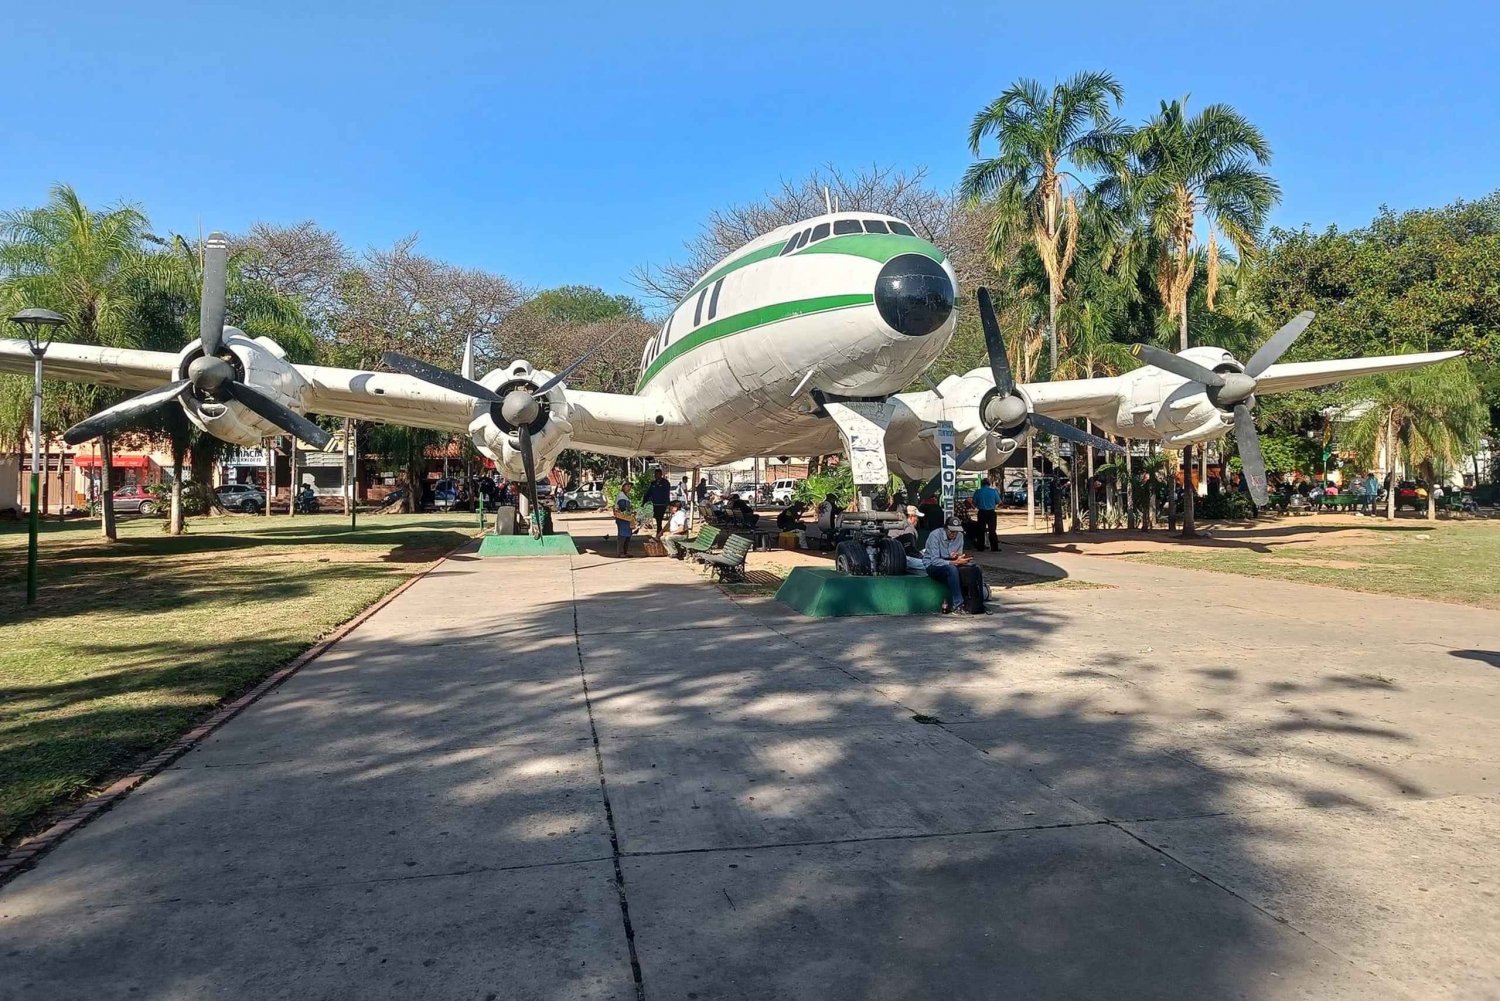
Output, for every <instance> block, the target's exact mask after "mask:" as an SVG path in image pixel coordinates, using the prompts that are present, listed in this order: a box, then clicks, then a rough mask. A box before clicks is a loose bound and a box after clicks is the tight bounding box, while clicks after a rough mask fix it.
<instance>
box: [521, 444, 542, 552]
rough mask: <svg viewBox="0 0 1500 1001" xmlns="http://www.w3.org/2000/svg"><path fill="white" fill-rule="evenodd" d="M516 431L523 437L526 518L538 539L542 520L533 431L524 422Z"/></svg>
mask: <svg viewBox="0 0 1500 1001" xmlns="http://www.w3.org/2000/svg"><path fill="white" fill-rule="evenodd" d="M516 433H517V434H518V436H519V437H520V439H521V467H522V468H523V469H525V470H526V500H527V501H528V502H529V506H528V507H527V508H526V520H527V521H528V522H529V523H530V525H529V527H528V531H529V533H530V535H531V537H532V538H533V539H536V538H540V537H541V524H542V521H541V518H540V517H539V516H538V508H537V503H536V460H535V459H534V458H533V457H532V455H531V432H530V431H529V430H527V427H526V425H525V424H522V425H520V426H519V427H517V428H516Z"/></svg>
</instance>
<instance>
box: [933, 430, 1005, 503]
mask: <svg viewBox="0 0 1500 1001" xmlns="http://www.w3.org/2000/svg"><path fill="white" fill-rule="evenodd" d="M989 440H990V436H989V434H987V433H986V434H982V435H980V436H979V437H978V438H976V439H975V440H974V441H972V442H970V443H969V445H968V447H967V448H965V449H964V450H963V451H962V452H959V453H958V454H957V455H955V456H954V457H953V468H954V469H958V468H960V467H961V466H963V464H964V463H966V462H968V461H969V460H970V459H972V458H974V456H975V455H976V454H977V453H978V452H979V450H980V449H981V448H984V446H985V443H986V442H988V441H989ZM942 479H943V471H942V470H941V469H939V470H938V471H937V475H936V476H934V477H933V478H932V479H930V480H928V481H927V484H926V485H925V486H924V487H922V489H920V490H918V491H917V496H918V497H926V496H927V495H929V494H932V493H936V492H937V488H938V485H939V484H940V483H941V482H942Z"/></svg>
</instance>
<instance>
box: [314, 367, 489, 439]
mask: <svg viewBox="0 0 1500 1001" xmlns="http://www.w3.org/2000/svg"><path fill="white" fill-rule="evenodd" d="M293 367H294V368H296V370H297V374H298V375H300V376H302V378H303V379H304V380H305V381H306V382H307V390H306V391H305V392H304V393H303V395H302V404H303V406H305V407H306V408H307V410H308V412H309V413H314V414H323V415H326V416H329V417H351V418H353V419H355V420H359V421H374V422H375V423H377V424H401V425H405V426H407V427H418V428H428V429H431V430H434V431H466V430H468V427H469V422H470V421H472V420H473V419H474V416H475V415H476V414H477V413H479V410H480V408H481V407H483V406H484V404H483V403H480V402H479V401H477V400H475V399H473V398H472V397H468V396H464V395H463V394H461V393H451V392H448V391H447V390H445V389H441V388H439V387H437V386H434V385H433V384H432V383H430V382H423V381H422V380H421V379H413V378H412V377H411V376H409V375H401V374H399V373H396V372H370V371H366V370H364V369H357V368H333V367H331V366H328V365H296V366H293Z"/></svg>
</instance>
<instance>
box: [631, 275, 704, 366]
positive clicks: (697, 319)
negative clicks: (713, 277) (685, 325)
mask: <svg viewBox="0 0 1500 1001" xmlns="http://www.w3.org/2000/svg"><path fill="white" fill-rule="evenodd" d="M723 288H724V279H722V278H720V279H719V280H718V281H716V282H714V283H713V284H712V285H710V286H709V287H708V288H705V289H704V290H703V291H701V292H699V293H698V300H697V302H696V303H694V305H693V329H694V330H696V329H697V328H698V327H700V326H702V325H703V324H704V323H705V322H707V321H708V320H712V319H713V318H714V317H716V316H718V315H719V292H720V291H721V290H722V289H723ZM705 300H707V302H708V315H707V316H704V315H703V303H704V301H705ZM674 315H675V313H674ZM672 319H673V318H672V317H671V316H669V317H667V322H666V323H664V324H662V328H661V332H660V333H658V334H657V335H656V336H655V337H654V338H652V339H651V342H650V343H649V344H647V345H646V353H645V355H644V357H642V358H641V369H642V371H644V370H645V369H647V368H649V367H650V365H651V363H652V362H654V361H655V360H656V359H657V358H658V357H660V355H661V353H662V352H663V351H665V350H666V349H667V345H669V344H671V343H672Z"/></svg>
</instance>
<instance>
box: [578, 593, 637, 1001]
mask: <svg viewBox="0 0 1500 1001" xmlns="http://www.w3.org/2000/svg"><path fill="white" fill-rule="evenodd" d="M569 578H570V580H571V578H572V575H571V574H569ZM572 602H573V650H574V652H575V653H576V654H577V655H578V678H579V680H580V681H581V682H582V683H583V704H584V708H585V709H587V710H588V715H589V734H590V735H591V736H592V737H593V740H594V764H595V766H596V767H597V768H598V769H599V793H600V795H601V796H602V797H603V799H604V820H605V823H606V824H607V825H608V826H609V849H610V856H611V858H610V861H611V862H613V863H614V867H615V892H616V894H618V896H619V898H620V920H621V921H622V922H623V923H624V926H625V946H626V948H627V949H628V950H629V952H630V975H631V977H632V979H633V980H634V981H635V997H636V1001H646V984H645V980H644V979H643V978H642V976H641V959H640V956H639V955H638V954H637V952H636V948H635V926H634V925H633V924H631V922H630V898H629V896H628V895H627V894H626V892H625V869H624V867H623V866H622V865H621V864H620V858H621V853H620V832H619V829H618V828H616V826H615V811H614V807H613V806H612V805H611V804H610V801H609V780H608V779H607V778H606V777H605V774H604V752H603V750H602V749H601V748H600V745H599V726H598V723H597V722H596V721H595V719H594V697H593V693H591V692H590V691H589V675H588V671H587V670H585V668H584V666H583V641H582V638H581V636H582V634H581V633H580V632H579V630H578V590H577V585H574V587H573V597H572Z"/></svg>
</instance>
